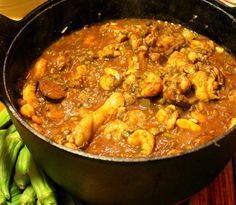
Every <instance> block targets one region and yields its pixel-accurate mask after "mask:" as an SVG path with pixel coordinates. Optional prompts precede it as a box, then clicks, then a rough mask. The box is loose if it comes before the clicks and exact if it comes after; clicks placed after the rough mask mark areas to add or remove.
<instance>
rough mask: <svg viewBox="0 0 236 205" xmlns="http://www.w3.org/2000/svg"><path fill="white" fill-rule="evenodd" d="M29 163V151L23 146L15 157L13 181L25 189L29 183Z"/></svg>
mask: <svg viewBox="0 0 236 205" xmlns="http://www.w3.org/2000/svg"><path fill="white" fill-rule="evenodd" d="M29 164H30V152H29V151H28V149H27V147H26V146H24V147H23V148H22V149H21V151H20V153H19V156H18V158H17V161H16V166H15V175H14V181H15V183H16V185H17V186H18V187H19V189H21V190H22V189H25V188H26V187H27V185H28V184H29V183H30V179H29V176H28V174H27V173H28V171H29Z"/></svg>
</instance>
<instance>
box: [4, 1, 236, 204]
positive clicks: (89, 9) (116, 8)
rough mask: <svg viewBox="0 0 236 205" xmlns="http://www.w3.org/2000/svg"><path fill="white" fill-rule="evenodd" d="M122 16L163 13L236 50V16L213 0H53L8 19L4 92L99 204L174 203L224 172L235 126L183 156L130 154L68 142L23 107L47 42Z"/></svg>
mask: <svg viewBox="0 0 236 205" xmlns="http://www.w3.org/2000/svg"><path fill="white" fill-rule="evenodd" d="M117 18H157V19H162V20H169V21H173V22H178V23H182V24H183V25H185V26H188V27H190V28H192V29H194V30H196V31H197V32H200V33H203V34H205V35H207V36H209V37H210V38H212V39H213V40H216V41H217V42H218V43H220V44H223V45H224V46H226V47H227V48H229V49H230V50H231V51H232V52H234V53H236V37H235V36H236V21H235V19H234V17H233V16H232V15H229V14H228V13H227V12H226V11H224V10H222V9H221V8H218V7H217V6H215V5H214V4H212V3H211V2H208V1H205V0H166V1H163V0H86V1H85V0H60V1H51V2H49V3H47V4H45V5H43V6H42V7H40V8H39V9H37V10H35V11H34V12H33V13H31V14H30V15H29V16H28V17H26V18H25V19H24V20H23V21H22V22H20V23H16V22H10V21H9V22H8V20H6V19H4V20H5V21H6V22H7V24H6V25H7V26H6V28H9V30H11V31H12V32H10V33H11V35H9V36H5V37H0V40H2V39H7V40H5V41H4V42H6V44H5V45H3V46H2V48H3V50H2V51H4V52H1V55H0V57H1V58H2V59H3V61H4V66H3V70H1V82H3V85H1V87H2V88H1V89H2V91H1V95H2V96H3V98H4V100H5V102H6V104H7V107H8V109H9V111H10V114H11V117H12V120H13V122H14V124H15V125H16V127H17V129H18V130H19V132H20V134H21V136H22V137H23V140H24V142H25V143H26V145H27V146H28V148H29V149H30V151H31V152H32V154H33V156H34V158H35V160H36V161H37V162H38V163H39V164H40V165H41V166H42V167H43V169H44V170H45V172H46V173H47V174H48V175H49V176H50V177H51V178H52V179H53V180H54V181H55V182H57V183H58V184H59V185H61V186H62V187H64V188H65V189H67V190H69V191H70V192H71V193H73V194H74V195H75V196H76V197H78V198H80V199H82V200H84V201H87V202H90V203H94V204H119V205H120V204H129V205H130V204H160V205H168V204H171V203H174V202H176V201H178V200H181V199H184V198H186V197H187V196H189V195H191V194H193V193H194V192H196V191H198V190H199V189H201V188H202V187H203V186H205V185H206V184H208V183H209V182H210V181H211V180H212V179H214V178H215V177H216V176H217V174H218V173H219V172H220V171H221V170H222V169H223V167H224V166H225V164H226V163H227V162H228V161H229V160H230V158H231V157H232V155H233V153H234V152H235V149H236V136H235V134H236V133H235V130H234V129H232V130H230V131H229V132H228V133H226V134H225V136H221V137H220V138H219V139H218V140H217V142H213V143H209V144H208V145H205V146H204V147H201V148H199V149H196V150H194V151H192V152H189V153H185V154H182V155H179V156H175V157H170V158H162V159H155V158H153V159H135V160H127V159H123V160H122V159H114V158H103V157H99V156H92V155H89V154H85V153H83V152H74V151H69V150H68V149H67V148H63V147H60V146H58V145H56V144H54V143H52V142H49V141H48V140H47V139H45V138H44V137H43V136H41V135H39V134H38V133H36V132H35V131H34V130H32V128H30V127H29V125H27V124H26V122H25V121H24V120H23V119H22V118H21V117H20V115H19V114H18V113H17V104H16V99H17V95H18V94H17V90H16V82H17V79H18V78H19V77H20V76H22V74H23V73H24V72H25V71H26V69H27V68H28V66H29V65H30V64H31V63H32V62H33V61H34V60H35V59H36V58H37V57H38V56H39V55H40V53H41V52H42V50H43V49H45V48H46V47H47V46H48V45H49V44H50V43H52V42H54V41H55V40H56V39H58V38H59V37H60V36H62V35H63V34H64V32H65V30H66V33H69V32H70V31H73V30H75V29H78V28H81V27H82V26H84V25H87V24H92V23H96V22H100V21H105V20H108V19H117ZM0 20H1V19H0ZM16 25H17V26H16ZM16 33H17V35H15V38H14V40H13V36H14V34H16ZM1 38H2V39H1ZM11 41H12V44H11V46H10V48H9V50H8V52H7V53H6V51H7V49H8V45H9V44H10V42H11ZM3 61H2V62H3Z"/></svg>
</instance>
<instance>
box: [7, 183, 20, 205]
mask: <svg viewBox="0 0 236 205" xmlns="http://www.w3.org/2000/svg"><path fill="white" fill-rule="evenodd" d="M10 195H11V199H10V200H9V201H8V202H7V205H19V200H20V197H21V191H20V190H19V188H18V187H17V186H16V184H15V183H14V182H13V183H12V184H11V188H10Z"/></svg>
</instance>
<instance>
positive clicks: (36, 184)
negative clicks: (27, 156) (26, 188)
mask: <svg viewBox="0 0 236 205" xmlns="http://www.w3.org/2000/svg"><path fill="white" fill-rule="evenodd" d="M28 174H29V177H30V181H31V184H32V186H33V189H34V191H35V193H36V196H37V198H38V201H39V202H40V203H41V204H42V205H57V201H56V197H55V194H54V191H53V189H52V187H51V186H50V184H49V182H48V181H47V179H46V176H45V175H44V173H43V172H42V170H41V169H39V167H38V166H37V165H36V164H35V162H34V160H33V159H32V157H31V160H30V166H29V172H28Z"/></svg>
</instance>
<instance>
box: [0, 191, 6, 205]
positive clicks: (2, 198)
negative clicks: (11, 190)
mask: <svg viewBox="0 0 236 205" xmlns="http://www.w3.org/2000/svg"><path fill="white" fill-rule="evenodd" d="M6 203H7V202H6V199H5V196H4V195H3V193H2V192H1V191H0V205H5V204H6Z"/></svg>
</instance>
